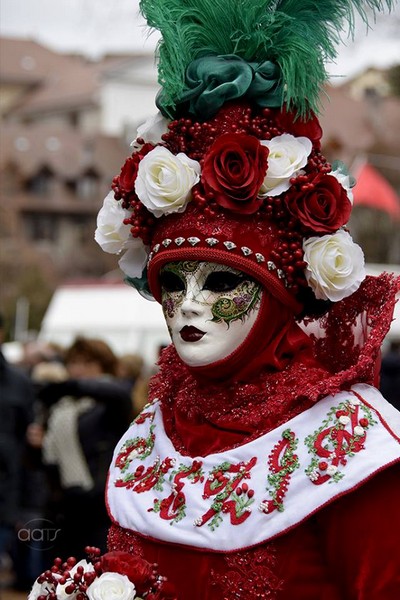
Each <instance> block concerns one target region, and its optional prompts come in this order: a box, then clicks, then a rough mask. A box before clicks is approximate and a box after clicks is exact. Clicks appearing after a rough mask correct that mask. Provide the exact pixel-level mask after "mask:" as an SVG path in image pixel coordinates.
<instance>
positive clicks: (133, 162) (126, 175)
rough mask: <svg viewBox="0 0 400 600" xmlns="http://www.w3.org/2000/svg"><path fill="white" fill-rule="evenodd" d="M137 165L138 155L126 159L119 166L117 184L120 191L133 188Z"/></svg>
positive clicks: (131, 190)
mask: <svg viewBox="0 0 400 600" xmlns="http://www.w3.org/2000/svg"><path fill="white" fill-rule="evenodd" d="M138 166H139V157H138V155H135V156H132V157H130V158H127V159H126V161H125V163H124V164H123V166H122V168H121V173H120V174H119V178H118V184H119V188H120V189H121V191H123V192H125V193H129V192H133V190H134V189H135V181H136V177H137V172H138Z"/></svg>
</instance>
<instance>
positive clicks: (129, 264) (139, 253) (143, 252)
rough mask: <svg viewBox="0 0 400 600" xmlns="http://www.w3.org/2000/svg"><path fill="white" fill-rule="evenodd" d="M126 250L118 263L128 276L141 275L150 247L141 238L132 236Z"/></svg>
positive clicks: (135, 276) (125, 247) (126, 244)
mask: <svg viewBox="0 0 400 600" xmlns="http://www.w3.org/2000/svg"><path fill="white" fill-rule="evenodd" d="M124 249H126V252H125V253H124V255H123V256H122V258H120V260H119V261H118V265H119V267H120V269H121V271H123V272H124V273H125V275H127V276H128V277H133V278H137V277H141V275H142V273H143V270H144V268H145V266H146V263H147V258H148V256H149V252H148V247H147V246H145V245H144V244H143V242H142V240H141V239H139V238H131V239H129V240H128V241H127V242H126V243H125V245H124Z"/></svg>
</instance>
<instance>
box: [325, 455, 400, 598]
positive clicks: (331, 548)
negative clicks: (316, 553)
mask: <svg viewBox="0 0 400 600" xmlns="http://www.w3.org/2000/svg"><path fill="white" fill-rule="evenodd" d="M399 511H400V464H397V465H394V466H392V467H389V468H388V469H386V470H384V471H383V472H381V473H379V474H378V475H376V476H375V477H373V479H371V480H370V481H369V482H367V483H365V484H364V485H362V486H361V487H360V488H359V489H358V490H356V491H355V492H353V493H351V494H349V495H347V496H344V497H343V498H341V499H340V500H339V501H337V502H334V503H333V504H332V505H331V506H328V507H327V508H325V509H324V510H322V511H321V513H320V514H319V516H318V522H319V526H320V528H321V533H322V540H323V546H324V547H323V551H324V552H325V553H326V557H327V560H328V563H329V569H330V570H331V576H332V577H333V578H334V580H336V581H338V582H339V584H340V585H341V587H342V598H343V600H392V599H394V598H400V515H399Z"/></svg>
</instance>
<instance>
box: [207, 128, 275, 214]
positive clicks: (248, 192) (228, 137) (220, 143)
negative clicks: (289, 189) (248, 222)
mask: <svg viewBox="0 0 400 600" xmlns="http://www.w3.org/2000/svg"><path fill="white" fill-rule="evenodd" d="M267 157H268V148H266V147H265V146H262V145H261V144H260V142H259V140H258V139H257V138H255V137H253V136H251V135H245V134H241V133H236V134H235V133H225V134H223V135H221V136H220V137H219V138H218V139H217V140H216V141H215V142H214V143H213V145H212V146H211V148H210V150H209V151H208V153H207V154H206V156H205V157H204V164H203V167H202V174H201V181H202V183H203V186H204V190H205V192H206V193H209V192H211V193H212V194H213V196H214V199H215V201H216V202H217V204H219V205H220V206H222V207H223V208H227V209H229V210H231V211H232V212H240V213H242V214H245V215H250V214H253V213H255V212H256V211H257V210H258V208H259V206H260V203H261V200H259V199H258V198H257V195H258V192H259V191H260V187H261V185H262V183H263V181H264V177H265V174H266V172H267V166H268V162H267Z"/></svg>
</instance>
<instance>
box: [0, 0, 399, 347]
mask: <svg viewBox="0 0 400 600" xmlns="http://www.w3.org/2000/svg"><path fill="white" fill-rule="evenodd" d="M42 3H43V5H44V4H45V3H46V2H45V0H42ZM17 4H18V2H17ZM89 4H90V3H88V2H86V0H85V2H84V3H82V4H80V5H79V6H80V9H79V10H82V11H84V9H85V7H86V9H87V17H88V18H89V17H90V18H91V19H92V20H93V23H94V25H93V23H92V25H93V26H92V25H88V26H87V28H86V31H87V32H88V35H87V40H86V42H87V46H88V47H89V42H90V41H92V42H93V40H94V39H95V37H96V32H97V34H100V33H103V34H105V32H106V31H107V29H106V28H107V23H106V21H107V19H109V18H111V17H112V15H113V12H112V10H111V7H110V6H108V5H107V6H108V9H107V11H108V12H107V11H106V9H105V7H103V9H102V10H103V13H104V14H103V13H102V12H101V10H100V8H99V9H96V11H98V12H96V11H94V10H93V11H92V12H90V11H89V8H90V7H89ZM106 4H107V3H106ZM133 4H135V2H133ZM136 4H137V3H136ZM122 5H123V7H128V4H127V3H126V2H125V3H124V2H123V3H122ZM10 6H11V4H10ZM77 7H78V5H76V7H75V9H76V10H75V12H76V15H75V18H76V19H77V18H78V16H79V15H78V8H77ZM48 10H50V9H48ZM129 11H130V12H128V13H127V14H128V15H130V16H132V14H133V10H132V7H131V6H130V5H129ZM9 12H10V14H11V9H9ZM21 14H22V13H21ZM79 14H80V13H79ZM82 14H83V13H82ZM33 17H34V15H33V13H32V14H31V17H30V18H31V21H32V22H33V21H34V18H33ZM96 18H101V19H103V20H102V22H101V23H100V22H97V26H96ZM66 19H67V17H66ZM390 19H391V20H390V31H391V35H393V27H394V26H396V24H397V30H398V31H397V32H399V29H400V25H399V15H398V14H395V15H392V16H391V17H390ZM123 20H124V19H122V15H121V14H120V15H119V20H118V23H117V22H116V23H115V24H114V28H117V27H122V25H121V23H122V22H123ZM386 23H389V21H387V22H386ZM131 26H132V24H131V25H130V27H131ZM32 27H33V26H32ZM96 27H97V29H96ZM110 27H111V26H110ZM3 29H4V28H3ZM137 32H138V29H137V30H136V37H137V36H138V33H137ZM89 33H90V35H89ZM363 33H364V32H363ZM55 35H56V32H53V38H50V37H49V39H52V40H53V41H52V44H51V47H50V45H48V44H46V43H44V42H39V41H37V39H40V38H39V36H36V38H37V39H36V41H35V39H33V38H32V39H26V38H25V37H22V36H20V37H18V36H15V35H14V36H10V34H9V33H7V35H3V36H2V37H1V38H0V98H1V99H0V126H1V142H0V180H1V184H0V235H1V255H0V270H1V277H2V281H3V284H2V286H1V289H0V306H1V307H2V311H3V313H4V315H5V318H6V319H5V320H6V323H7V324H8V331H7V339H8V340H14V339H17V341H19V342H24V341H26V340H27V339H28V338H29V337H31V336H32V335H33V336H34V335H35V332H39V331H40V330H41V328H42V330H43V331H42V336H43V335H44V336H45V337H46V339H48V338H49V337H51V327H50V322H51V319H50V316H49V315H47V317H46V319H45V322H44V324H43V326H42V321H43V317H44V315H45V313H46V310H47V308H48V306H49V302H50V300H51V298H52V297H53V294H54V293H55V291H56V290H57V289H59V288H60V286H66V285H67V286H71V285H73V286H74V289H75V291H76V292H77V291H78V290H80V291H81V292H82V294H81V296H82V297H83V295H84V294H83V290H84V289H87V286H88V285H93V284H94V282H95V283H96V285H97V286H98V285H100V284H101V285H102V286H104V285H110V284H111V285H114V284H115V283H116V282H121V280H122V274H121V273H120V272H119V271H118V270H115V267H116V261H115V257H114V256H112V255H111V256H110V255H107V254H105V253H104V252H102V251H101V250H100V248H98V246H97V244H96V243H95V242H94V240H93V232H94V229H95V220H96V214H97V212H98V210H99V207H100V206H101V203H102V199H103V197H104V196H105V195H106V194H107V192H108V190H109V188H110V184H111V181H112V178H113V177H114V176H115V175H116V174H117V173H118V172H119V169H120V166H121V164H122V163H123V161H124V159H125V157H126V156H127V155H128V154H129V153H130V148H129V144H130V142H131V141H132V140H133V139H134V137H135V133H136V128H137V126H138V125H139V124H141V123H142V122H143V121H144V120H145V119H146V118H147V117H148V116H150V115H152V114H154V112H155V110H156V109H155V105H154V98H155V94H156V92H157V89H158V86H157V82H156V71H155V66H154V59H153V53H152V52H153V49H154V45H155V44H154V43H153V45H152V47H151V48H149V49H147V50H146V49H144V48H143V47H141V46H140V44H138V43H136V47H137V49H131V50H126V49H122V50H112V51H111V52H109V53H104V52H103V53H102V54H101V53H100V54H99V52H97V54H96V52H94V51H93V49H92V51H91V52H89V51H88V52H86V53H85V54H84V52H83V50H82V48H84V46H85V40H81V41H80V44H81V46H80V51H79V52H77V51H74V52H67V51H66V50H63V51H61V50H59V49H55V48H56V46H57V44H56V42H55V39H56V38H55ZM71 35H72V36H73V34H72V33H71ZM140 35H142V34H141V32H140ZM43 37H44V36H43V32H42V38H43ZM114 38H115V32H114ZM60 39H61V38H60ZM76 39H78V30H77V35H76ZM362 39H363V43H364V35H363V36H362ZM367 40H368V38H367ZM97 41H98V40H97ZM371 43H372V41H371V42H370V44H371ZM76 44H78V42H76ZM98 44H100V42H99V41H98ZM59 45H60V46H62V44H61V43H60V44H59ZM100 45H101V44H100ZM104 47H107V44H106V42H105V41H104ZM356 49H357V46H354V48H353V56H354V57H355V56H356ZM385 52H387V56H386V57H384V56H383V57H382V56H380V61H378V63H382V64H378V66H370V64H369V63H368V61H367V62H365V60H364V63H363V64H362V65H361V67H360V65H359V66H358V70H355V71H354V69H353V71H354V72H353V74H352V76H351V77H345V78H343V79H340V78H338V77H335V78H333V79H332V81H333V82H334V85H333V84H332V85H330V86H328V87H327V89H326V97H324V98H322V103H323V105H324V109H323V112H322V114H321V123H322V127H323V130H324V138H323V152H324V153H325V154H326V156H327V157H328V159H329V160H331V161H333V160H335V159H339V160H342V161H343V162H344V163H345V164H346V165H347V167H348V168H349V170H350V172H351V174H352V175H353V176H354V177H355V178H356V179H357V180H358V185H357V186H356V188H355V191H354V194H355V210H354V211H353V215H352V221H351V223H350V226H351V231H352V235H353V237H354V238H355V239H356V241H357V242H358V243H360V244H361V245H362V246H363V249H364V252H365V255H366V260H367V262H368V263H373V264H375V263H378V264H380V265H387V264H391V265H395V266H396V265H397V266H398V265H400V226H399V224H400V201H399V192H400V137H399V135H398V132H399V131H400V64H399V60H400V59H399V56H400V52H399V53H398V54H397V58H394V57H393V56H390V54H389V53H388V51H386V50H385ZM364 54H365V52H364ZM348 56H349V57H350V58H348V59H347V62H348V65H350V66H351V64H352V61H351V56H352V55H351V54H349V53H348ZM384 59H385V60H384ZM372 62H373V61H372V59H371V64H372ZM375 63H376V61H375ZM338 68H339V67H338ZM350 71H351V69H350ZM338 82H339V83H338ZM82 286H83V287H82ZM85 286H86V287H85ZM103 289H104V288H103ZM113 289H114V293H117V288H115V287H114V288H113ZM92 291H93V288H92ZM130 293H131V294H132V298H133V295H134V294H135V301H136V299H137V302H138V305H137V306H138V307H139V306H140V307H142V306H143V305H142V304H141V299H140V298H139V297H138V296H137V295H136V293H135V292H133V291H132V290H131V291H130ZM60 294H61V291H60V290H59V293H58V296H57V298H58V297H59V296H60ZM57 298H56V297H55V298H54V302H55V301H56V300H57ZM92 301H93V300H92ZM54 302H53V306H52V307H51V314H52V315H54V310H55V309H54ZM57 302H58V300H57ZM132 302H133V300H132ZM132 306H133V305H132ZM71 310H72V309H71ZM77 310H78V309H75V319H76V322H78V321H80V319H79V310H78V312H76V311H77ZM135 310H138V311H139V312H140V311H143V310H144V309H143V308H137V309H135ZM156 310H157V308H156V307H155V306H152V308H150V309H149V311H150V313H149V317H148V318H149V321H150V322H153V324H154V323H157V328H158V327H160V328H159V329H158V334H156V335H155V338H154V344H155V345H158V344H159V343H162V338H163V339H165V341H166V340H167V335H166V332H165V330H164V329H162V326H161V325H160V326H159V320H158V317H156V316H155V314H156ZM132 312H133V308H132V310H131V311H126V312H124V313H122V312H121V315H120V316H121V320H122V319H123V318H125V319H128V320H129V318H130V315H132ZM83 313H84V311H83V312H81V314H83ZM142 314H144V312H143V313H142ZM71 315H72V313H71ZM71 315H70V316H71ZM72 321H73V316H72V317H71V318H70V319H69V322H70V323H71V322H72ZM142 324H143V323H142ZM131 325H132V326H133V322H132V323H131ZM81 327H82V329H81V330H80V331H78V332H75V331H74V332H73V333H83V334H86V335H90V334H91V333H92V332H91V331H87V330H85V328H84V325H83V324H82V325H81ZM73 333H71V339H69V340H65V339H64V338H63V339H62V340H61V338H57V341H58V342H61V341H66V343H70V342H71V341H72V335H73ZM118 335H119V334H116V338H115V339H117V338H118ZM141 335H142V334H139V335H138V336H137V338H136V344H138V345H141V341H140V340H141V339H142V338H141V337H140V336H141ZM109 341H110V343H112V340H111V339H110V340H109ZM131 341H132V340H131ZM132 343H133V342H132ZM114 345H115V344H114ZM125 350H127V349H124V351H125ZM133 351H136V348H133Z"/></svg>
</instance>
